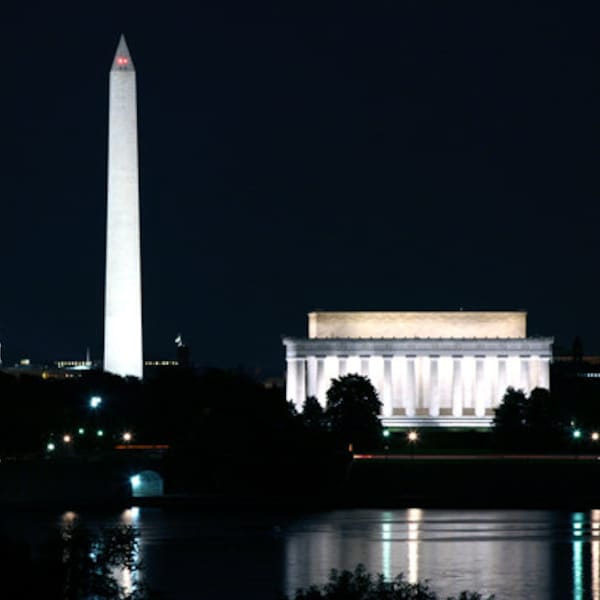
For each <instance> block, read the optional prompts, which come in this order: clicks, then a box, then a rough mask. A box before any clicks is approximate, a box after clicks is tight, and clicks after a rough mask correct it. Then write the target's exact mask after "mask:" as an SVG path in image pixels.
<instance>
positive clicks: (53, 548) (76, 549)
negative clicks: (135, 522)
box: [0, 522, 160, 600]
mask: <svg viewBox="0 0 600 600" xmlns="http://www.w3.org/2000/svg"><path fill="white" fill-rule="evenodd" d="M137 556H138V532H137V531H136V530H135V529H134V528H132V527H129V526H119V527H110V528H106V529H103V530H102V531H101V532H99V533H97V534H96V533H92V532H91V531H89V530H88V529H87V528H85V527H83V526H82V525H81V524H80V523H78V522H75V523H73V524H71V525H68V526H66V527H64V528H62V530H61V531H60V533H59V534H58V535H54V536H53V537H51V538H50V539H49V540H48V542H47V543H46V544H45V546H44V548H43V549H42V550H41V552H40V555H39V556H36V557H32V556H31V553H30V551H29V549H28V548H27V547H26V546H25V545H24V544H20V543H18V542H11V541H9V540H0V558H2V560H3V565H4V567H5V568H6V575H8V577H5V578H4V585H3V588H2V593H1V597H3V598H4V597H5V595H4V594H6V597H7V598H11V600H18V599H23V600H25V599H30V598H46V599H47V600H59V599H60V600H80V599H83V598H94V599H95V600H151V599H153V598H154V599H157V600H158V598H160V596H158V595H156V594H153V593H151V592H150V591H149V590H148V589H147V588H146V587H145V586H144V585H143V584H141V583H139V582H138V577H137V575H138V572H139V569H140V568H141V565H140V562H139V560H138V559H137ZM124 572H125V573H127V578H128V579H129V581H130V582H131V585H129V586H128V587H125V586H123V585H122V583H121V582H120V581H119V577H118V575H119V574H121V573H124Z"/></svg>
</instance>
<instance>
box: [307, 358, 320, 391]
mask: <svg viewBox="0 0 600 600" xmlns="http://www.w3.org/2000/svg"><path fill="white" fill-rule="evenodd" d="M306 383H307V388H306V395H307V396H312V397H313V398H317V396H318V393H319V391H318V386H317V359H316V358H315V357H314V356H308V357H307V358H306Z"/></svg>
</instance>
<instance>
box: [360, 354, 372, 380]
mask: <svg viewBox="0 0 600 600" xmlns="http://www.w3.org/2000/svg"><path fill="white" fill-rule="evenodd" d="M369 358H370V356H367V355H361V357H360V374H361V375H362V376H363V377H370V373H369Z"/></svg>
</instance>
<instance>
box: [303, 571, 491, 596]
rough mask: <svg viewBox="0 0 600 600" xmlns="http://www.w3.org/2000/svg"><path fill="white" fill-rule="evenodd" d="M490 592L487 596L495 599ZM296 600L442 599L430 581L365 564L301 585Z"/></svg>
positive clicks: (468, 594)
mask: <svg viewBox="0 0 600 600" xmlns="http://www.w3.org/2000/svg"><path fill="white" fill-rule="evenodd" d="M493 598H494V596H489V597H488V599H487V600H493ZM294 600H441V599H440V598H439V596H438V595H437V594H436V592H434V591H433V590H432V589H431V588H430V587H429V584H428V583H427V582H426V581H425V582H421V581H418V582H417V583H409V582H408V581H406V579H405V578H404V575H403V574H402V573H400V575H398V576H397V577H396V578H395V579H392V580H391V581H386V579H385V578H384V576H383V575H382V574H381V573H378V574H377V575H372V574H371V573H369V572H368V571H367V570H366V569H365V567H364V565H358V566H357V567H356V569H354V571H337V570H335V569H333V570H332V571H331V573H330V575H329V581H328V582H327V583H326V584H325V585H323V586H311V587H309V588H308V589H299V590H297V591H296V593H295V595H294ZM448 600H484V598H483V596H482V595H481V594H479V593H477V592H467V591H465V592H461V593H460V594H459V596H458V598H448Z"/></svg>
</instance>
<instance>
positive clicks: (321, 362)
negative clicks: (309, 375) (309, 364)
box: [316, 356, 327, 408]
mask: <svg viewBox="0 0 600 600" xmlns="http://www.w3.org/2000/svg"><path fill="white" fill-rule="evenodd" d="M316 360H317V399H318V400H319V403H320V404H321V406H322V407H323V408H325V406H326V405H327V395H326V392H327V387H326V385H327V382H326V381H325V357H324V356H317V358H316Z"/></svg>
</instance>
